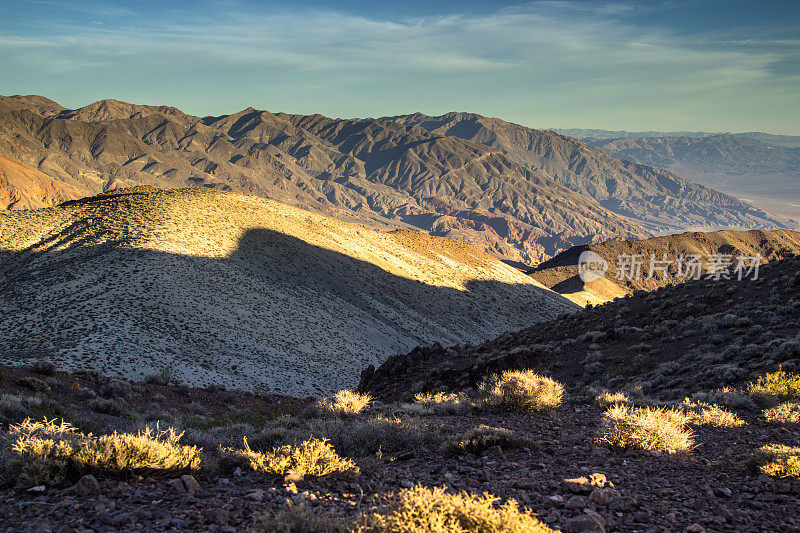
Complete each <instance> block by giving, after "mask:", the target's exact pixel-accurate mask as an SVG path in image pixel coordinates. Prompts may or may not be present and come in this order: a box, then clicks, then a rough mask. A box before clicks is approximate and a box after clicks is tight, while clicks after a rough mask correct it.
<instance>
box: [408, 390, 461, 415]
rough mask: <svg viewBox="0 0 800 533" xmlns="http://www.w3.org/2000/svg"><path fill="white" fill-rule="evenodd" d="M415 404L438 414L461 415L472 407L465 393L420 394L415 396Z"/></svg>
mask: <svg viewBox="0 0 800 533" xmlns="http://www.w3.org/2000/svg"><path fill="white" fill-rule="evenodd" d="M414 403H415V404H416V405H419V406H421V407H423V408H424V409H425V410H426V411H428V412H432V413H436V414H459V413H463V412H465V411H468V410H469V409H470V407H472V401H471V400H470V398H469V396H467V395H466V394H464V393H463V392H433V393H430V392H420V393H417V394H415V395H414Z"/></svg>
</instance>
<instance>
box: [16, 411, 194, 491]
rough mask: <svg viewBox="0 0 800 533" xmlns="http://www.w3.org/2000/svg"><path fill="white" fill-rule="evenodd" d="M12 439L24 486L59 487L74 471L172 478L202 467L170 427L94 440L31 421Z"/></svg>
mask: <svg viewBox="0 0 800 533" xmlns="http://www.w3.org/2000/svg"><path fill="white" fill-rule="evenodd" d="M10 435H11V437H12V439H13V440H14V441H15V442H14V443H13V445H12V449H13V451H14V453H15V454H16V456H17V460H18V465H19V470H20V475H19V482H20V483H21V484H23V485H57V484H60V483H62V482H63V481H64V480H65V479H66V477H67V475H68V473H70V472H72V473H78V474H81V473H94V474H103V475H109V476H116V477H124V476H128V475H135V474H139V475H149V476H174V475H177V474H179V473H181V472H186V471H189V470H194V469H196V468H198V467H199V465H200V455H199V453H198V450H197V448H195V447H193V446H182V445H181V444H179V441H180V438H181V434H180V433H176V432H175V431H174V430H173V429H172V428H170V429H168V430H166V431H158V429H155V430H153V429H151V428H147V429H145V430H144V431H140V432H139V433H138V434H135V435H134V434H127V433H113V434H111V435H101V436H93V435H92V434H83V433H79V432H78V431H77V429H76V428H74V427H73V426H71V425H70V424H67V423H65V422H64V421H63V420H62V421H61V422H59V423H56V421H55V420H47V419H45V420H44V421H43V422H33V421H31V420H30V419H28V420H25V421H23V422H22V423H20V424H15V425H12V426H11V427H10Z"/></svg>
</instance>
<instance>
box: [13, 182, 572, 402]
mask: <svg viewBox="0 0 800 533" xmlns="http://www.w3.org/2000/svg"><path fill="white" fill-rule="evenodd" d="M0 250H2V252H0V295H2V296H1V297H0V316H2V317H3V320H2V321H1V322H0V339H2V344H1V345H0V353H1V354H2V361H3V362H5V363H24V362H26V361H29V360H30V359H31V358H35V357H40V356H41V357H46V358H49V359H52V360H53V361H55V362H56V364H57V365H58V366H60V367H62V368H65V369H75V368H98V369H101V370H103V371H104V372H105V373H110V374H115V373H119V374H123V375H126V376H138V377H141V376H144V375H147V374H151V373H157V372H168V373H173V374H174V375H176V376H177V377H178V378H179V379H183V380H185V381H187V382H188V383H191V384H208V383H219V384H223V385H226V386H230V387H238V388H244V389H250V390H272V391H279V392H288V393H292V394H294V395H303V394H309V393H317V392H330V391H333V390H337V389H340V388H345V387H348V386H352V385H353V384H354V383H355V381H356V380H357V378H358V372H359V370H360V369H361V368H363V367H364V366H366V365H368V364H377V363H380V362H381V361H382V360H384V359H385V358H386V357H388V356H389V355H391V354H393V353H399V352H404V351H407V350H408V349H410V348H412V347H414V346H416V345H418V344H421V343H429V342H433V341H439V342H446V343H454V342H465V341H477V340H480V339H484V338H487V337H488V336H491V335H492V334H497V333H499V332H500V331H503V330H506V329H509V328H519V327H522V326H524V325H528V324H530V323H532V322H535V321H538V320H543V319H547V318H551V317H552V316H555V315H556V314H558V313H560V312H563V311H565V310H568V309H570V308H572V307H573V304H571V303H570V302H568V301H567V300H565V299H564V298H562V297H561V296H559V295H557V294H555V293H553V292H551V291H549V290H547V289H545V288H543V287H542V286H541V285H539V284H538V283H536V282H535V281H534V280H533V279H531V278H530V277H528V276H525V275H524V274H522V273H520V272H519V271H517V270H515V269H513V268H511V267H509V266H507V265H505V264H503V263H502V262H500V261H498V260H497V259H495V258H493V257H491V256H489V255H487V254H485V253H484V252H482V251H481V250H479V249H477V248H474V247H472V246H469V245H466V244H463V243H459V242H456V241H450V240H447V239H442V238H437V237H431V236H428V235H425V234H422V233H418V232H412V231H406V230H398V231H393V232H378V231H375V230H371V229H366V228H364V227H362V226H360V225H354V224H349V223H345V222H341V221H338V220H335V219H331V218H328V217H324V216H321V215H318V214H314V213H311V212H308V211H304V210H301V209H298V208H295V207H291V206H287V205H285V204H280V203H278V202H275V201H271V200H266V199H260V198H255V197H248V196H242V195H238V194H232V193H224V192H219V191H213V190H209V189H205V188H194V189H177V190H169V191H164V190H158V189H155V188H152V187H140V188H136V189H132V190H120V191H112V192H111V193H107V194H104V195H101V196H97V197H93V198H87V199H83V200H78V201H74V202H68V203H67V204H64V205H62V206H61V207H56V208H50V209H39V210H28V211H7V212H3V213H0Z"/></svg>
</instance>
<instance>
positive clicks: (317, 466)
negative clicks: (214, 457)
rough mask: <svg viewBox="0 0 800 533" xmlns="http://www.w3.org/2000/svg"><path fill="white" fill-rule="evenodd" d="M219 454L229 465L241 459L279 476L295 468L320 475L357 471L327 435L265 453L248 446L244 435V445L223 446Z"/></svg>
mask: <svg viewBox="0 0 800 533" xmlns="http://www.w3.org/2000/svg"><path fill="white" fill-rule="evenodd" d="M221 454H222V456H223V459H224V460H226V461H227V463H228V464H229V465H233V464H237V463H240V464H241V465H244V466H249V467H250V468H251V469H252V470H255V471H256V472H261V473H264V474H270V475H280V476H282V475H284V474H286V473H288V472H294V473H296V474H300V475H303V476H314V477H322V476H328V475H331V474H339V475H353V474H356V473H357V472H358V467H357V466H356V464H355V463H354V462H353V461H352V460H350V459H347V458H342V457H340V456H339V454H337V453H336V450H334V449H333V446H331V445H330V444H329V443H328V441H327V440H326V439H321V440H320V439H314V438H311V439H308V440H307V441H304V442H301V443H300V444H299V445H286V446H280V447H278V448H273V450H272V451H269V452H264V453H262V452H258V451H255V450H253V449H251V448H250V445H249V444H248V443H247V440H246V439H245V441H244V447H243V448H241V449H234V448H223V449H222V450H221Z"/></svg>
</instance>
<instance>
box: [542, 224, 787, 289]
mask: <svg viewBox="0 0 800 533" xmlns="http://www.w3.org/2000/svg"><path fill="white" fill-rule="evenodd" d="M584 252H592V253H594V254H596V255H597V256H599V257H601V258H602V259H603V260H605V262H606V263H605V264H606V265H607V266H608V270H607V271H606V273H605V276H603V277H601V278H597V279H591V278H586V279H582V278H581V277H580V276H579V270H578V263H579V262H580V259H581V254H583V253H584ZM798 254H800V233H799V232H797V231H792V230H772V231H769V230H766V231H765V230H750V231H733V230H726V231H715V232H708V233H697V232H692V233H682V234H679V235H665V236H662V237H652V238H650V239H642V240H640V241H624V240H613V241H606V242H603V243H599V244H590V245H583V246H575V247H573V248H570V249H569V250H566V251H564V252H561V253H560V254H558V255H557V256H556V257H554V258H553V259H550V260H548V261H545V262H544V263H541V264H539V265H538V266H537V267H536V268H534V269H532V270H530V271H529V272H528V273H529V274H530V275H531V276H533V277H534V279H536V280H537V281H539V282H541V283H542V284H544V285H545V286H546V287H549V288H551V289H553V290H554V291H556V292H558V293H559V294H562V295H564V296H566V297H567V298H569V299H571V300H572V301H574V302H576V303H580V304H582V305H585V304H587V303H589V304H598V303H605V302H608V301H611V300H613V299H614V298H619V297H621V296H625V295H627V294H630V293H632V292H633V291H636V290H645V291H651V290H654V289H658V288H661V287H665V286H667V285H675V284H677V283H683V282H685V281H686V280H687V279H693V278H694V277H696V276H697V275H698V274H697V272H698V271H697V270H694V271H693V270H692V267H691V266H690V263H691V262H692V261H695V260H696V262H697V263H698V264H699V265H700V269H699V271H700V276H707V275H708V273H709V269H713V268H715V266H714V265H715V261H717V260H718V261H720V264H719V265H718V266H719V267H720V268H722V267H725V269H726V270H727V272H728V274H726V275H732V273H733V271H734V270H735V269H736V267H737V265H738V262H739V260H738V257H740V256H741V257H742V258H743V260H744V262H745V263H746V267H747V268H749V267H750V264H751V263H752V262H753V259H751V258H754V257H756V256H759V257H760V260H759V263H760V264H766V263H768V262H770V261H774V260H776V259H781V258H784V257H787V256H790V255H798ZM665 257H666V261H667V262H666V263H665V262H664V261H665V259H664V258H665ZM681 258H683V259H681ZM715 258H718V259H715ZM651 260H652V263H651ZM728 261H729V262H730V264H728ZM651 265H652V267H651ZM651 268H652V275H651Z"/></svg>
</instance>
